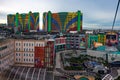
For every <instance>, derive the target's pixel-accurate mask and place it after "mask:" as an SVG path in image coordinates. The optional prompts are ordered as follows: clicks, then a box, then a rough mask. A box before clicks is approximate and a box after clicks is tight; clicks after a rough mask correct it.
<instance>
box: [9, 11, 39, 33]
mask: <svg viewBox="0 0 120 80" xmlns="http://www.w3.org/2000/svg"><path fill="white" fill-rule="evenodd" d="M7 23H8V26H10V27H13V28H14V29H17V30H16V31H17V32H30V30H36V31H38V30H39V13H38V12H37V13H32V12H29V13H25V14H19V13H16V14H9V15H7Z"/></svg>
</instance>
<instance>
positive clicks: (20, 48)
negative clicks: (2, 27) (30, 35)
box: [14, 39, 47, 67]
mask: <svg viewBox="0 0 120 80" xmlns="http://www.w3.org/2000/svg"><path fill="white" fill-rule="evenodd" d="M14 41H15V44H14V46H15V49H14V50H15V56H14V61H15V64H16V65H20V66H31V67H33V66H34V62H35V61H34V57H35V55H34V51H35V47H45V46H46V43H47V41H45V40H34V39H15V40H14Z"/></svg>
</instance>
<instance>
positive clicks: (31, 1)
mask: <svg viewBox="0 0 120 80" xmlns="http://www.w3.org/2000/svg"><path fill="white" fill-rule="evenodd" d="M117 2H118V0H0V23H7V14H15V13H16V12H19V13H28V12H29V11H32V12H39V13H40V14H41V15H42V13H43V12H47V11H49V10H50V11H51V12H76V11H78V10H80V11H81V12H82V13H83V28H90V29H92V28H97V29H98V28H100V29H102V28H109V29H110V28H111V26H112V22H113V18H114V15H115V10H116V7H117ZM41 15H40V16H41ZM41 21H42V20H41V18H40V23H41ZM114 28H115V29H120V6H119V10H118V15H117V19H116V23H115V27H114Z"/></svg>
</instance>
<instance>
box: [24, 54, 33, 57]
mask: <svg viewBox="0 0 120 80" xmlns="http://www.w3.org/2000/svg"><path fill="white" fill-rule="evenodd" d="M24 56H28V57H33V56H34V54H32V53H24Z"/></svg>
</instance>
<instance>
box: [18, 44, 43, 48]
mask: <svg viewBox="0 0 120 80" xmlns="http://www.w3.org/2000/svg"><path fill="white" fill-rule="evenodd" d="M23 45H24V46H26V47H28V46H29V47H30V46H32V47H33V46H44V44H43V43H42V44H41V43H36V44H34V43H24V44H23ZM16 46H21V44H20V43H16Z"/></svg>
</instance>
